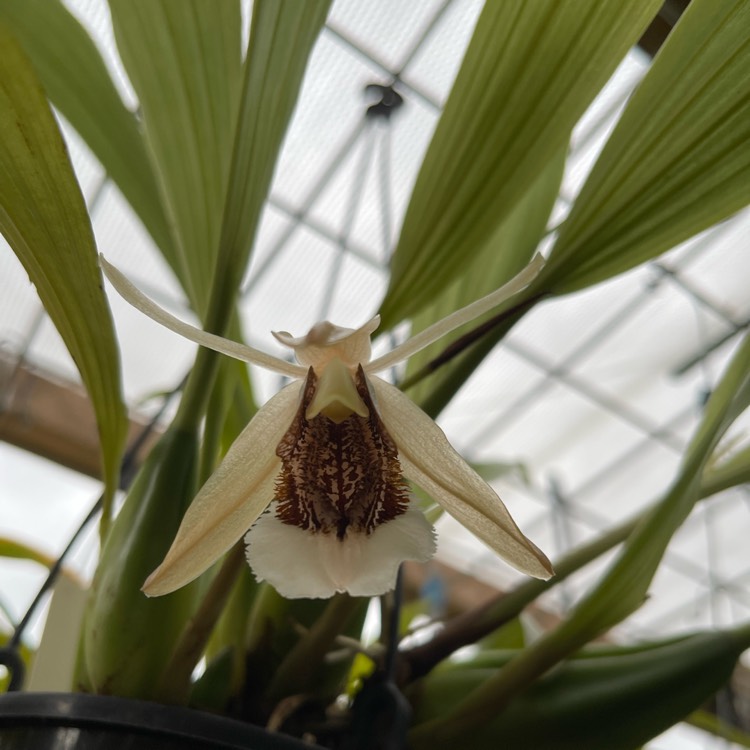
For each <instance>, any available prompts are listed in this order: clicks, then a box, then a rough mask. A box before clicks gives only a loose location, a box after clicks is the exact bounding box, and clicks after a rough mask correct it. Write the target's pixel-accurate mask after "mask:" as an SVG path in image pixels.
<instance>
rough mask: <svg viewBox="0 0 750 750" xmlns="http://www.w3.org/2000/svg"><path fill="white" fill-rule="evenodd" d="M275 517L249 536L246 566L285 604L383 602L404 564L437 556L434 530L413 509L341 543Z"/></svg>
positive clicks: (269, 515) (269, 517)
mask: <svg viewBox="0 0 750 750" xmlns="http://www.w3.org/2000/svg"><path fill="white" fill-rule="evenodd" d="M273 511H274V508H273V507H271V508H270V509H269V510H268V512H266V513H264V514H263V515H262V516H261V517H260V518H259V519H258V520H257V522H256V523H255V525H254V526H253V528H252V529H251V530H250V531H249V532H248V533H247V535H246V536H245V543H246V544H247V561H248V563H249V564H250V567H251V568H252V569H253V573H254V574H255V577H256V578H257V579H258V580H259V581H268V583H270V584H271V585H272V586H273V587H274V588H275V589H276V590H277V591H278V592H279V593H280V594H281V595H282V596H284V597H286V598H287V599H327V598H329V597H331V596H333V595H334V594H336V593H340V592H347V593H349V594H351V595H352V596H379V595H380V594H384V593H385V592H386V591H390V590H391V589H393V587H394V586H395V585H396V574H397V572H398V566H399V565H400V564H401V563H402V562H404V561H406V560H413V561H415V562H427V561H428V560H430V559H431V558H432V556H433V555H434V554H435V532H434V529H433V528H432V526H431V525H430V523H429V521H427V519H426V518H425V517H424V515H423V514H422V512H421V511H420V510H419V509H418V508H417V506H416V504H415V503H412V504H411V506H410V508H409V509H408V510H407V511H406V513H404V514H402V515H400V516H398V517H397V518H394V519H392V520H391V521H387V522H386V523H383V524H381V525H380V526H378V527H376V529H375V530H374V531H373V532H372V533H371V534H363V533H349V534H347V535H346V537H345V538H344V539H343V540H340V539H338V538H337V537H336V535H335V534H321V533H315V532H312V531H305V530H304V529H300V528H299V527H297V526H290V525H289V524H285V523H283V522H282V521H280V520H279V519H278V518H277V517H276V514H275V513H274V512H273Z"/></svg>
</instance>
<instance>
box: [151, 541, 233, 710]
mask: <svg viewBox="0 0 750 750" xmlns="http://www.w3.org/2000/svg"><path fill="white" fill-rule="evenodd" d="M244 560H245V548H244V545H243V543H242V542H241V541H240V542H238V543H237V544H235V545H234V547H232V549H231V550H230V551H229V553H228V554H227V556H226V558H225V559H224V562H223V563H222V566H221V568H220V569H219V572H218V573H217V574H216V576H215V578H214V579H213V581H211V586H210V587H209V589H208V591H207V592H206V595H205V597H204V598H203V601H202V602H201V604H200V606H199V607H198V610H197V611H196V613H195V614H194V615H193V617H191V618H190V620H189V621H188V623H187V625H186V626H185V629H184V630H183V632H182V635H181V636H180V640H179V641H178V643H177V646H176V647H175V650H174V652H173V654H172V658H171V659H170V660H169V663H168V664H167V666H166V668H165V669H164V672H163V674H162V677H161V682H160V685H159V689H158V692H157V694H158V696H159V699H160V700H162V701H164V702H165V703H185V702H187V699H188V697H189V694H190V677H191V675H192V674H193V670H194V669H195V665H196V664H197V663H198V661H199V660H200V657H201V655H202V654H203V651H204V649H205V647H206V644H207V643H208V639H209V637H210V635H211V632H212V630H213V629H214V626H215V625H216V621H217V620H218V619H219V616H220V615H221V612H222V610H223V609H224V606H225V604H226V602H227V599H228V598H229V595H230V593H231V591H232V586H233V585H234V582H235V580H236V578H237V575H238V574H239V572H240V570H241V569H242V565H243V563H244Z"/></svg>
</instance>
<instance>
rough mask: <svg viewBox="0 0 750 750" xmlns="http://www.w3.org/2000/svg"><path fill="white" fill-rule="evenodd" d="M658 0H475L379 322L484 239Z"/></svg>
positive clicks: (428, 292)
mask: <svg viewBox="0 0 750 750" xmlns="http://www.w3.org/2000/svg"><path fill="white" fill-rule="evenodd" d="M660 5H661V2H660V1H659V0H626V1H625V2H618V3H612V2H609V1H608V0H589V1H588V2H586V3H583V4H582V3H581V2H580V0H556V1H555V2H540V1H539V0H537V1H535V2H528V1H527V0H513V1H510V0H507V1H504V2H488V3H486V5H485V7H484V10H483V12H482V14H481V15H480V17H479V20H478V22H477V26H476V31H475V32H474V36H473V38H472V41H471V43H470V45H469V48H468V50H467V53H466V56H465V58H464V62H463V64H462V66H461V70H460V71H459V74H458V77H457V79H456V82H455V85H454V86H453V90H452V92H451V95H450V98H449V99H448V102H447V104H446V107H445V111H444V112H443V116H442V117H441V119H440V122H439V123H438V126H437V130H436V131H435V135H434V136H433V139H432V142H431V144H430V147H429V149H428V152H427V155H426V157H425V160H424V163H423V165H422V169H421V171H420V173H419V176H418V178H417V183H416V186H415V188H414V192H413V194H412V198H411V202H410V204H409V208H408V210H407V214H406V217H405V220H404V225H403V229H402V232H401V237H400V240H399V243H398V247H397V249H396V252H395V255H394V258H393V264H392V278H391V284H390V287H389V289H388V293H387V295H386V298H385V300H384V302H383V305H382V308H381V314H382V315H383V324H384V327H389V326H391V325H393V324H394V323H396V322H398V321H399V320H400V319H402V318H404V317H408V316H411V315H413V314H414V313H415V312H417V311H418V310H419V309H420V308H421V307H423V306H424V305H425V304H427V302H429V301H430V300H431V299H433V298H434V296H435V294H437V293H438V292H440V291H441V290H442V289H443V288H445V287H446V286H448V284H449V283H450V281H451V280H452V279H454V278H455V276H456V274H457V273H460V271H461V269H462V268H463V267H464V266H465V264H466V263H467V260H468V259H469V258H471V257H472V256H473V255H474V253H476V252H477V251H478V250H480V249H481V248H482V247H483V246H484V244H485V243H486V242H487V240H488V239H489V237H490V236H491V235H492V233H493V232H494V231H495V229H496V227H497V226H498V225H499V224H500V222H501V221H502V219H503V218H504V217H505V216H506V215H507V214H508V213H509V212H510V211H511V209H512V208H513V206H514V205H515V204H516V203H517V202H518V201H519V200H520V199H521V198H522V197H523V195H524V194H525V192H526V190H527V189H528V188H529V187H530V186H531V184H532V183H533V182H534V180H535V179H536V178H537V176H538V175H539V174H540V172H541V171H542V170H543V169H544V167H545V166H546V165H547V163H548V162H549V160H550V159H551V158H552V157H553V155H554V154H555V153H557V152H558V151H559V149H560V148H561V147H562V146H563V145H564V143H565V142H566V141H567V139H568V136H569V134H570V132H571V130H572V128H573V126H574V124H575V123H576V121H577V120H578V119H579V118H580V117H581V115H582V114H583V112H584V111H585V109H586V108H587V106H588V105H589V104H590V102H591V101H592V100H593V99H594V97H595V96H596V94H597V93H598V92H599V90H600V89H601V88H602V86H603V85H604V84H605V83H606V81H607V79H608V78H609V77H610V76H611V74H612V73H613V72H614V70H615V68H616V67H617V65H618V63H619V62H620V60H621V59H622V58H623V56H624V55H625V53H626V52H627V51H628V49H629V48H630V47H632V45H634V44H635V43H636V41H637V40H638V38H639V36H640V35H641V33H642V32H643V30H644V29H645V28H646V27H647V25H648V23H649V21H650V20H651V19H652V18H653V16H654V15H655V14H656V12H657V11H658V9H659V6H660Z"/></svg>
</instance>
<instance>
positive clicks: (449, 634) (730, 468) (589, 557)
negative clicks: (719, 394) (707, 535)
mask: <svg viewBox="0 0 750 750" xmlns="http://www.w3.org/2000/svg"><path fill="white" fill-rule="evenodd" d="M748 458H750V451H748V450H745V451H742V452H741V453H739V454H737V455H736V456H735V457H734V458H732V459H729V460H728V461H727V462H726V463H725V464H723V465H721V466H720V467H719V468H717V469H709V470H707V471H706V472H705V473H704V476H703V478H702V480H701V488H700V495H701V499H705V498H707V497H710V496H711V495H714V494H716V493H717V492H722V491H723V490H726V489H728V488H730V487H734V486H736V485H738V484H743V483H745V482H748V481H750V460H748ZM653 508H654V506H649V507H648V508H646V509H645V510H644V511H642V512H641V513H640V514H638V515H637V516H636V517H635V518H633V519H631V520H630V521H626V522H624V523H622V524H620V525H619V526H616V527H615V528H613V529H610V530H609V531H607V532H606V533H604V534H602V535H601V536H599V537H597V538H596V539H594V540H593V541H591V542H589V543H588V544H584V545H582V546H580V547H578V548H577V549H575V550H573V551H572V552H569V553H568V554H567V555H565V556H564V557H562V558H560V560H558V561H556V562H555V564H554V568H555V576H554V577H553V578H551V579H550V580H548V581H541V580H538V579H535V578H532V579H529V580H527V581H524V582H523V583H521V584H519V585H518V586H516V587H515V588H513V589H511V590H510V591H508V592H503V593H501V594H498V596H497V597H495V598H493V599H491V600H490V601H489V602H487V603H486V604H484V605H482V606H481V607H477V608H476V609H472V610H469V611H467V612H463V613H462V614H460V615H458V616H456V617H454V618H452V619H451V620H449V621H448V622H447V623H446V625H445V627H444V628H443V629H442V630H441V631H440V632H438V633H437V634H436V635H435V636H434V637H433V638H432V639H431V640H430V641H428V642H427V643H424V644H420V645H419V646H415V647H413V648H410V649H408V650H405V651H402V652H401V653H400V661H401V663H402V665H405V666H406V668H405V669H404V668H403V667H402V668H401V669H399V670H397V673H398V674H399V675H403V680H404V683H409V682H412V681H413V680H416V679H418V678H419V677H422V676H423V675H425V674H427V673H428V672H429V671H430V670H432V669H433V667H435V666H436V665H437V664H438V663H439V662H441V661H442V660H443V659H445V658H446V657H447V656H449V655H450V654H452V653H453V652H454V651H456V650H457V649H459V648H461V647H462V646H467V645H469V644H471V643H475V642H476V641H477V640H478V639H480V638H483V637H485V636H487V635H489V634H490V633H492V632H493V631H494V630H497V629H498V628H500V627H502V626H503V625H505V624H506V623H507V622H509V621H510V620H513V619H514V618H515V617H518V615H519V614H520V613H521V612H522V611H523V609H524V608H525V607H527V606H528V605H529V604H531V603H532V602H533V601H534V600H536V599H537V597H539V596H540V595H541V594H543V593H544V592H545V591H548V590H549V589H551V588H552V587H553V586H556V585H557V584H559V583H562V582H563V581H564V580H565V579H566V578H568V577H569V576H570V575H572V574H573V573H575V572H576V571H578V570H580V569H581V568H582V567H584V566H585V565H588V563H590V562H592V561H593V560H596V559H597V558H598V557H600V556H601V555H603V554H604V553H605V552H608V551H609V550H611V549H612V548H613V547H615V546H616V545H618V544H621V543H622V542H624V541H625V540H626V539H627V538H628V536H630V534H631V533H632V531H633V529H635V527H636V526H637V525H638V524H639V523H641V522H642V521H643V520H644V519H645V518H646V516H647V515H649V514H650V513H651V512H652V511H653Z"/></svg>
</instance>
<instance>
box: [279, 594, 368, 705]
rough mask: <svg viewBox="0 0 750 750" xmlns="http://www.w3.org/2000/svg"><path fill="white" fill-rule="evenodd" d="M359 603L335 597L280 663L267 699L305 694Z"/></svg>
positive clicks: (356, 600)
mask: <svg viewBox="0 0 750 750" xmlns="http://www.w3.org/2000/svg"><path fill="white" fill-rule="evenodd" d="M359 606H360V600H359V599H357V598H355V597H351V596H348V595H347V594H336V596H334V597H333V599H331V601H330V602H329V604H328V606H327V607H326V609H325V611H324V612H323V614H321V616H320V617H319V618H318V619H317V620H316V621H315V624H314V625H313V626H312V627H311V628H310V630H309V631H308V632H307V633H306V634H305V635H304V636H302V638H300V640H299V641H298V642H297V644H296V645H295V646H294V648H293V649H292V650H291V651H290V652H289V653H288V654H287V656H286V658H285V659H284V660H283V661H282V662H281V664H280V665H279V668H278V669H277V670H276V674H275V675H274V676H273V680H272V681H271V684H270V685H269V687H268V691H267V697H268V698H269V699H270V700H271V701H278V700H280V699H281V698H285V697H286V696H288V695H295V694H298V693H303V692H305V691H307V690H308V689H309V688H310V686H311V685H312V684H313V683H314V681H315V677H316V675H317V673H318V667H319V666H320V664H321V663H322V662H323V659H324V658H325V655H326V654H327V653H328V651H329V650H330V647H331V646H332V645H333V642H334V640H335V639H336V636H338V635H339V634H340V633H341V632H342V631H343V630H344V628H345V627H346V624H347V622H348V620H349V618H350V617H351V616H352V615H353V614H354V613H355V612H356V611H357V609H358V608H359Z"/></svg>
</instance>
